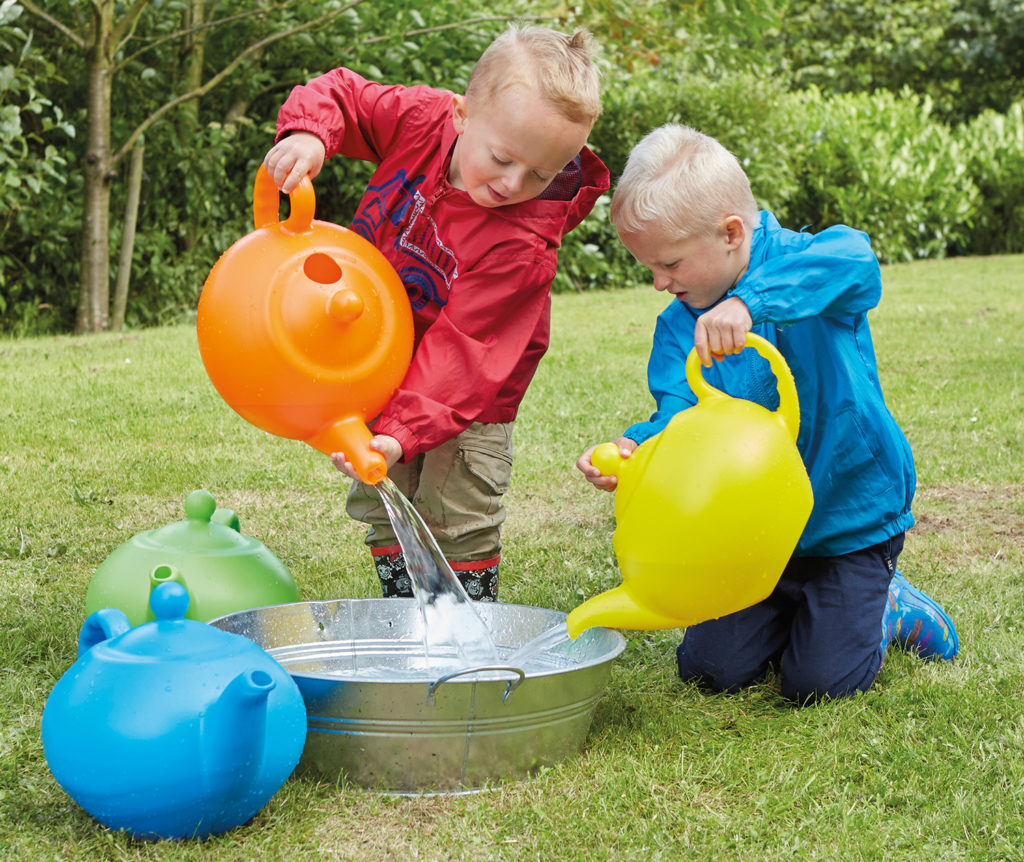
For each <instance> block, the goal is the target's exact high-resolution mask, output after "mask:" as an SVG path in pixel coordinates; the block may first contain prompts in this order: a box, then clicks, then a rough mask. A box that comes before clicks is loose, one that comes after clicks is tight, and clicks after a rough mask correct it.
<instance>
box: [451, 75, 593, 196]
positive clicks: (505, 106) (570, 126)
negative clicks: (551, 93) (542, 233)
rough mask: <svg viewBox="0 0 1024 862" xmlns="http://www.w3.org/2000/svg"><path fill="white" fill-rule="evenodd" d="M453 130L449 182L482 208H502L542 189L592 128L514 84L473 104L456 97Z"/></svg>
mask: <svg viewBox="0 0 1024 862" xmlns="http://www.w3.org/2000/svg"><path fill="white" fill-rule="evenodd" d="M455 131H457V132H458V133H459V138H458V140H457V141H456V143H455V150H454V152H453V153H452V163H451V169H450V171H449V173H448V179H449V181H450V182H451V184H452V185H453V186H455V188H457V189H462V190H463V191H465V192H467V193H468V194H469V196H470V197H471V198H472V199H473V201H474V203H476V204H479V205H480V206H482V207H503V206H509V205H510V204H517V203H520V202H522V201H528V200H531V199H532V198H535V197H537V195H539V194H540V193H541V192H543V191H544V189H546V188H547V187H548V185H549V184H550V183H551V181H552V180H553V179H554V178H555V176H557V174H558V173H559V171H561V170H562V168H564V167H565V166H566V165H567V164H568V163H569V162H571V161H572V160H573V159H574V158H575V157H576V155H577V154H578V153H579V151H580V150H582V149H583V146H584V144H586V142H587V135H588V134H589V132H590V128H589V126H586V125H581V124H580V123H574V122H572V121H571V120H568V119H566V118H565V117H563V116H562V115H561V114H560V113H559V112H558V111H557V110H555V109H554V108H553V107H552V106H551V105H549V104H548V103H547V102H545V101H544V100H543V99H541V98H539V97H538V96H536V95H535V94H534V93H533V92H532V90H530V89H529V88H528V87H525V86H521V85H514V86H511V87H507V88H505V89H504V90H501V91H500V92H499V93H498V94H497V95H496V96H495V97H494V98H491V99H478V100H475V101H474V102H473V104H472V106H471V107H469V106H467V104H466V99H465V97H464V96H455Z"/></svg>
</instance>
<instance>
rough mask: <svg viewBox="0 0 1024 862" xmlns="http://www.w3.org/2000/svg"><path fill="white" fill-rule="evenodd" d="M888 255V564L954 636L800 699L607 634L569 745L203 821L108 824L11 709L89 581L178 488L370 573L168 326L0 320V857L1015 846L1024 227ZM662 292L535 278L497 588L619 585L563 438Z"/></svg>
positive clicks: (67, 627) (598, 503)
mask: <svg viewBox="0 0 1024 862" xmlns="http://www.w3.org/2000/svg"><path fill="white" fill-rule="evenodd" d="M884 279H885V293H884V295H883V300H882V304H881V306H880V307H879V308H878V309H876V310H875V312H873V314H872V318H871V321H872V329H873V332H874V338H875V347H876V351H877V354H878V361H879V368H880V373H881V378H882V383H883V386H884V387H885V390H886V395H887V399H888V403H889V406H890V409H891V410H892V411H893V413H894V414H895V416H896V418H897V420H898V421H899V422H900V424H901V425H902V427H903V428H904V430H905V432H906V434H907V436H908V438H909V439H910V443H911V445H912V447H913V449H914V451H915V456H916V459H917V468H918V494H917V498H916V501H915V512H916V515H917V518H918V524H917V526H916V527H915V528H914V529H913V530H912V531H911V532H910V533H909V534H908V538H907V545H906V549H905V550H904V553H903V555H902V557H901V561H900V562H901V569H902V570H903V571H904V572H905V573H906V574H907V575H908V576H909V577H910V578H911V580H912V581H914V582H915V583H917V584H918V585H919V586H921V587H923V588H924V589H925V590H927V591H928V592H930V593H932V594H933V595H935V596H936V597H937V598H939V600H940V601H942V602H943V603H944V605H945V607H946V609H947V610H948V611H949V612H950V613H951V614H952V615H953V616H954V618H955V620H956V622H957V625H958V629H959V634H960V643H961V654H960V656H959V657H958V658H957V659H956V660H955V661H954V662H952V663H925V662H922V661H920V660H917V659H915V658H913V657H911V656H907V655H904V654H901V653H897V652H892V653H890V657H889V658H887V660H886V662H885V666H884V667H883V669H882V671H881V673H880V675H879V677H878V679H877V681H876V683H875V685H874V687H873V688H872V689H871V691H869V692H867V693H866V694H864V695H862V696H858V697H856V698H851V699H848V700H845V701H841V702H835V703H830V704H825V705H821V706H818V707H812V708H806V709H797V708H795V707H793V706H792V705H790V704H789V703H787V702H786V701H784V700H783V699H782V698H781V697H780V696H779V694H778V691H777V688H776V686H775V685H773V683H772V681H770V680H769V681H767V682H765V683H764V684H761V685H758V686H755V687H753V688H751V689H749V690H747V691H745V692H743V693H742V694H739V695H708V694H705V693H702V692H701V691H699V690H698V689H697V688H695V687H693V686H690V685H684V684H682V683H681V682H680V681H679V680H678V679H677V678H676V676H675V673H674V649H675V645H676V643H677V642H678V640H679V637H680V632H678V631H669V632H657V633H646V632H628V633H626V635H627V639H628V642H629V645H628V648H627V650H626V652H625V653H624V654H623V655H622V656H621V657H620V658H619V659H618V660H617V661H616V663H615V665H614V667H613V670H612V676H611V680H610V683H609V686H608V690H607V693H606V695H605V697H604V698H603V699H602V701H601V702H600V703H599V705H598V707H597V710H596V713H595V716H594V722H593V725H592V729H591V733H590V736H589V738H588V740H587V744H586V746H585V749H584V751H583V752H582V753H581V754H580V755H579V756H578V757H575V758H572V759H570V760H568V761H565V762H563V763H561V764H559V765H558V766H557V767H554V768H550V769H546V770H544V771H543V772H541V773H540V774H538V775H536V776H535V777H533V778H531V779H529V780H526V781H520V782H514V783H508V784H505V785H502V786H499V787H497V788H495V789H494V790H492V791H489V792H485V793H481V794H474V795H468V796H459V797H451V796H449V797H444V796H441V797H419V798H393V797H389V796H384V795H379V794H375V793H365V792H360V791H358V790H351V789H342V788H339V787H337V786H335V785H333V784H330V783H327V782H316V781H313V780H310V779H307V778H292V779H290V780H289V781H288V782H287V783H286V784H285V785H284V787H283V788H282V789H281V791H280V792H279V793H278V794H277V795H276V796H275V797H274V798H273V799H272V800H271V802H270V803H269V804H268V805H267V806H266V807H265V808H264V809H263V810H262V811H261V812H260V813H259V814H258V815H257V816H256V818H255V819H254V820H253V821H252V822H250V823H249V824H247V825H245V826H244V827H241V828H238V829H235V830H233V831H231V832H229V833H227V834H225V835H221V836H218V837H215V838H213V839H211V840H209V841H207V842H161V843H146V842H141V841H136V840H133V839H130V838H128V837H126V836H125V835H123V834H118V833H112V832H110V831H108V830H106V829H104V828H102V827H100V826H99V825H98V824H97V823H96V822H95V821H93V820H92V819H91V818H90V817H89V816H88V815H86V814H85V813H84V812H83V811H82V810H81V809H80V808H78V806H77V805H76V804H75V803H73V802H72V801H71V800H70V799H69V798H68V797H67V795H66V794H65V793H64V792H63V791H62V790H61V788H60V787H59V786H58V785H57V784H56V782H54V780H53V779H52V777H51V776H50V773H49V771H48V769H47V767H46V763H45V761H44V758H43V753H42V747H41V743H40V738H39V720H40V715H41V713H42V709H43V705H44V703H45V700H46V697H47V695H48V694H49V692H50V690H51V688H52V687H53V685H54V684H55V682H56V681H57V679H58V678H59V677H60V676H61V674H62V673H64V671H65V670H66V669H67V668H68V667H69V666H70V665H71V663H72V662H73V661H74V659H75V644H76V639H77V634H78V629H79V627H80V626H81V623H82V621H83V618H84V605H85V592H86V587H87V585H88V583H89V579H90V577H91V575H92V573H93V571H94V570H95V568H96V566H97V565H98V564H99V563H100V562H101V561H102V560H103V559H105V558H106V556H107V555H108V554H109V553H110V552H111V551H112V550H113V549H114V548H115V547H116V546H118V545H119V544H120V543H121V542H123V541H125V540H126V539H128V538H129V537H130V536H132V535H134V534H135V533H137V532H139V531H141V530H146V529H150V528H152V527H156V526H161V525H163V524H166V523H168V522H170V521H175V520H179V519H180V518H182V517H183V511H182V504H183V501H184V499H185V497H186V495H187V494H188V493H189V492H190V491H192V490H193V489H195V488H206V489H208V490H209V491H211V492H212V493H213V494H214V496H215V497H216V499H217V502H218V504H219V505H221V506H225V507H228V508H231V509H234V510H235V511H236V512H238V514H239V515H240V518H241V525H242V530H243V532H245V533H248V534H250V535H253V536H255V537H256V538H258V539H260V540H261V541H262V542H264V543H265V544H266V545H267V546H268V547H269V548H270V549H271V550H272V551H273V552H274V553H275V554H276V555H277V556H279V557H280V558H281V559H282V560H283V561H284V562H285V564H286V565H287V566H288V567H289V568H290V570H291V572H292V574H293V575H294V576H295V578H296V580H297V582H298V584H299V587H300V590H301V592H302V595H303V598H305V599H326V598H342V597H359V596H375V595H377V594H378V593H377V587H376V578H375V576H374V575H373V571H372V567H371V565H370V561H369V555H368V553H367V552H366V550H365V548H364V546H363V545H362V529H361V527H360V526H359V525H357V524H354V523H353V522H351V521H350V520H349V519H348V518H347V517H346V515H345V513H344V497H345V492H346V489H347V481H348V480H346V479H345V478H344V477H343V476H342V475H341V474H340V473H338V472H337V471H335V470H334V469H333V467H331V466H330V465H329V463H328V462H327V461H326V459H325V458H324V457H323V456H322V455H319V454H318V453H316V452H314V451H313V450H312V449H310V448H308V447H306V446H304V445H303V444H299V443H295V442H292V441H287V440H281V439H278V438H274V437H271V436H269V435H267V434H265V433H263V432H261V431H259V430H257V429H255V428H253V427H251V426H249V425H247V424H246V423H245V422H244V421H243V420H242V419H240V418H239V417H237V416H236V415H235V414H234V413H233V412H232V411H231V410H230V409H229V408H228V407H227V406H226V405H225V404H224V403H223V402H222V401H221V400H220V398H219V396H218V395H217V394H216V392H215V391H214V390H213V387H212V386H211V385H210V383H209V381H208V379H207V377H206V375H205V372H204V370H203V367H202V364H201V362H200V360H199V356H198V351H197V348H196V340H195V332H194V329H193V328H192V327H189V326H180V327H171V328H166V329H160V330H152V331H144V332H133V333H129V334H124V335H102V336H92V337H76V338H72V337H61V338H46V339H32V340H25V341H16V342H14V341H6V342H0V380H2V384H0V486H2V493H0V858H3V859H26V860H29V859H32V860H35V859H118V860H120V859H147V860H148V859H174V860H181V859H185V860H191V859H203V860H236V859H281V860H285V859H288V860H292V859H301V858H310V859H314V858H316V859H346V860H347V859H360V860H363V859H368V860H373V859H381V860H385V859H413V858H420V859H469V858H476V859H490V858H495V859H517V860H518V859H535V860H556V859H557V860H561V859H581V860H582V859H586V860H602V859H609V860H619V859H644V860H647V859H652V860H653V859H666V860H678V859H684V858H685V859H716V860H718V859H758V860H760V859H780V860H781V859H794V858H797V859H837V858H839V859H851V860H861V859H863V860H875V859H881V858H887V859H899V860H903V859H906V860H911V859H969V860H994V859H1022V858H1024V850H1022V849H1021V848H1022V847H1024V755H1022V751H1024V697H1022V695H1024V581H1022V578H1021V572H1022V571H1024V496H1022V475H1024V454H1022V446H1021V440H1022V438H1024V391H1022V390H1024V294H1022V290H1021V287H1022V285H1024V256H1009V257H994V258H976V259H954V260H948V261H939V262H932V261H929V262H921V263H914V264H906V265H899V266H890V267H887V268H885V271H884ZM664 302H665V299H664V297H662V296H660V295H657V294H656V293H655V292H654V291H653V290H651V289H650V288H646V287H645V288H636V289H625V290H618V291H613V292H607V293H599V294H591V295H572V296H557V297H555V298H554V314H553V316H554V322H553V328H554V333H553V338H552V345H551V350H550V353H549V354H548V357H547V358H546V359H545V360H544V362H543V363H542V366H541V370H540V372H539V373H538V376H537V379H536V381H535V383H534V384H533V386H532V388H531V390H530V392H529V394H528V396H527V398H526V401H525V402H524V404H523V409H522V412H521V414H520V420H519V421H518V422H517V425H516V449H517V456H516V466H515V471H514V474H513V483H512V488H511V490H510V491H509V494H508V496H507V504H508V510H509V517H508V521H507V522H506V528H505V533H504V541H505V548H504V563H503V569H502V583H501V597H502V599H503V600H504V601H508V602H517V603H522V604H530V605H540V606H545V607H553V608H558V609H561V610H565V611H568V610H570V609H572V608H573V607H575V605H577V604H578V603H579V602H580V601H581V600H582V599H583V598H585V597H589V596H591V595H594V594H595V593H597V592H599V591H601V590H603V589H607V588H609V587H611V586H613V585H615V584H616V583H618V581H619V577H618V574H617V571H616V568H615V561H614V557H613V554H612V546H611V534H612V531H613V528H614V522H613V515H612V506H613V498H612V496H611V495H608V494H602V493H599V492H596V491H594V490H593V489H592V488H591V487H590V486H589V485H588V484H587V483H586V482H585V481H583V479H582V478H581V477H579V476H578V475H577V474H576V471H575V468H574V467H573V464H574V462H575V459H576V458H577V457H578V455H579V453H580V452H581V451H582V450H583V448H585V446H587V445H589V444H591V443H596V442H601V441H603V440H607V439H613V438H614V437H616V436H618V434H619V433H620V432H621V431H622V430H623V429H624V428H625V427H626V426H627V425H628V424H630V423H631V422H633V421H635V420H637V419H639V418H643V417H646V415H648V414H649V412H650V410H651V402H650V399H649V396H648V395H647V393H646V387H645V385H644V378H645V365H646V357H647V351H648V349H649V346H650V338H651V333H652V331H653V321H654V317H655V315H656V314H657V312H658V311H659V310H660V309H661V308H662V307H663V305H664Z"/></svg>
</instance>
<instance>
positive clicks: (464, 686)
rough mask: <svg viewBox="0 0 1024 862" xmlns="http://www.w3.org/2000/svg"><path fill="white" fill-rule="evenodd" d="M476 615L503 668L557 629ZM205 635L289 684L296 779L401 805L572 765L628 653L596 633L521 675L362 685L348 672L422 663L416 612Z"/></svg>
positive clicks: (344, 610)
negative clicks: (303, 727)
mask: <svg viewBox="0 0 1024 862" xmlns="http://www.w3.org/2000/svg"><path fill="white" fill-rule="evenodd" d="M473 607H474V608H475V609H476V611H477V612H478V613H479V614H480V616H481V617H482V619H483V621H484V623H485V624H486V625H487V627H488V628H489V629H490V631H491V634H492V637H493V639H494V642H495V645H496V646H497V648H498V652H499V654H500V655H503V656H509V655H511V653H513V652H514V651H515V650H516V649H518V648H519V647H521V646H523V645H524V644H526V643H528V642H529V641H531V640H532V639H533V638H535V637H536V636H538V635H540V634H541V633H543V632H545V631H547V630H548V629H550V628H551V627H552V626H554V625H556V624H557V623H559V622H563V621H564V620H565V617H566V615H565V614H564V613H562V612H560V611H555V610H550V609H547V608H535V607H530V606H527V605H514V604H501V603H493V604H492V603H484V602H481V603H476V604H474V606H473ZM211 625H214V626H217V627H218V628H221V629H223V630H225V631H229V632H233V633H235V634H240V635H244V636H246V637H248V638H250V639H251V640H253V641H255V642H256V643H257V644H258V645H259V646H261V647H262V648H263V649H265V650H267V651H268V652H269V653H270V654H271V655H273V656H274V657H275V658H276V659H277V660H278V661H280V662H281V663H282V664H283V665H284V666H285V668H286V669H287V670H288V671H289V673H291V675H292V677H293V678H294V679H295V681H296V683H297V684H298V686H299V689H300V691H301V692H302V696H303V699H304V700H305V704H306V711H307V715H308V733H307V736H306V747H305V750H304V751H303V754H302V759H301V760H300V762H299V769H300V770H301V771H304V772H308V773H313V774H315V775H317V776H319V777H323V778H326V779H328V780H331V781H339V782H346V783H352V784H355V785H358V786H360V787H363V788H368V789H374V790H382V791H386V792H389V793H401V794H424V793H466V792H473V791H477V790H480V789H483V788H485V787H487V786H488V785H491V784H494V783H496V782H499V781H504V780H509V779H514V778H521V777H524V776H526V775H528V774H530V773H531V772H533V771H535V770H536V769H538V768H540V767H542V766H547V765H551V764H554V763H557V762H558V761H560V760H562V759H564V758H566V757H568V756H570V755H572V754H575V753H576V752H578V751H579V750H580V748H581V747H582V745H583V741H584V739H585V737H586V735H587V731H588V730H589V728H590V723H591V720H592V718H593V713H594V707H595V706H596V705H597V701H598V700H599V698H600V697H601V695H602V693H603V692H604V689H605V686H606V684H607V680H608V675H609V673H610V670H611V663H612V661H613V660H614V659H615V658H616V657H617V656H618V655H619V654H620V653H621V652H622V651H623V649H624V648H625V639H624V638H623V637H622V635H621V634H619V633H618V632H616V631H611V630H609V629H603V628H594V629H590V630H589V631H586V632H584V633H583V634H582V635H580V637H579V638H577V639H576V640H575V641H572V642H568V643H566V644H564V645H562V646H561V647H558V648H556V649H555V650H554V651H553V652H552V653H551V654H550V658H549V659H548V660H547V661H545V662H542V663H538V664H535V663H533V662H530V663H528V664H527V665H526V668H527V669H526V670H523V669H519V668H515V669H506V670H503V671H496V672H491V673H487V674H472V675H468V674H467V675H463V676H451V677H448V676H447V675H444V676H440V677H437V676H436V675H435V674H431V675H429V676H424V675H423V671H420V672H419V673H418V674H412V675H410V676H409V677H408V678H407V679H401V678H397V679H391V678H388V679H384V680H379V679H376V680H371V679H365V678H360V677H359V675H358V674H357V673H356V672H355V668H356V667H364V668H365V667H389V666H391V667H396V668H400V667H402V666H403V665H408V663H409V662H410V661H414V659H415V657H416V656H420V657H422V655H423V643H422V640H421V639H420V634H419V633H421V631H422V629H421V627H420V626H421V623H420V613H419V608H418V607H417V604H416V601H415V600H414V599H338V600H333V601H321V602H297V603H295V604H288V605H275V606H272V607H265V608H254V609H252V610H248V611H241V612H239V613H235V614H230V615H228V616H225V617H220V618H219V619H216V620H212V621H211ZM398 676H401V672H398Z"/></svg>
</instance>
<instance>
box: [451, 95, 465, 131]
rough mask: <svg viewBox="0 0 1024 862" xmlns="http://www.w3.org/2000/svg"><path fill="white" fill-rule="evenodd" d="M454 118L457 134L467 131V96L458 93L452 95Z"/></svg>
mask: <svg viewBox="0 0 1024 862" xmlns="http://www.w3.org/2000/svg"><path fill="white" fill-rule="evenodd" d="M452 120H453V122H454V124H455V133H456V134H457V135H461V134H462V133H463V132H464V131H466V97H465V96H460V95H459V94H458V93H456V94H454V95H453V96H452Z"/></svg>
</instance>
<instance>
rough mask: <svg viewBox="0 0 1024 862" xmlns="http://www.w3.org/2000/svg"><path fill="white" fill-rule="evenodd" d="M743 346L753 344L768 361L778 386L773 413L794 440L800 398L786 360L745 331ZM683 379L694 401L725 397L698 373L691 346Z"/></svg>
mask: <svg viewBox="0 0 1024 862" xmlns="http://www.w3.org/2000/svg"><path fill="white" fill-rule="evenodd" d="M746 346H747V347H753V348H754V350H756V351H757V352H758V353H760V354H761V355H762V356H763V357H764V358H765V359H767V360H768V364H769V365H770V366H771V368H772V371H773V372H774V373H775V379H776V381H777V383H778V389H779V409H778V410H776V411H775V415H777V416H779V418H780V419H781V420H782V423H783V424H784V425H785V426H786V430H787V431H788V432H789V435H790V436H791V437H792V438H793V441H794V442H795V441H796V436H797V433H798V432H799V431H800V401H799V399H798V398H797V394H796V382H795V381H794V380H793V373H792V372H791V371H790V370H789V366H788V365H787V364H786V360H785V359H783V358H782V354H781V353H779V351H778V350H777V349H776V347H775V345H773V344H772V343H771V342H770V341H767V340H766V339H764V338H762V337H761V336H760V335H756V334H755V333H753V332H748V333H747V340H746ZM686 382H687V383H689V384H690V388H691V389H692V390H693V394H694V395H696V396H697V401H698V403H699V402H700V401H702V400H704V399H705V398H712V397H717V396H721V397H725V398H728V397H729V396H728V395H726V393H724V392H722V391H721V390H720V389H716V388H715V387H714V386H712V385H711V384H710V383H708V382H707V381H706V380H705V379H704V375H703V373H702V372H701V364H700V357H699V356H698V355H697V351H696V350H695V349H694V350H691V351H690V355H689V356H687V357H686Z"/></svg>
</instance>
